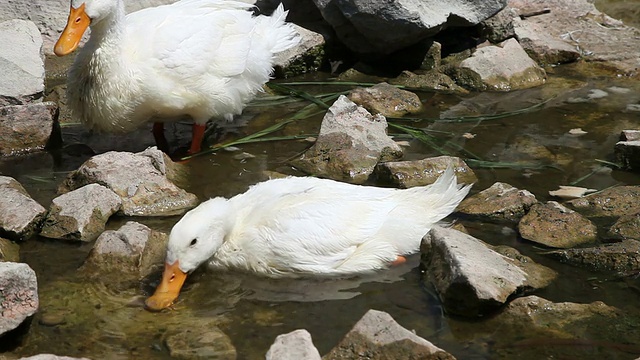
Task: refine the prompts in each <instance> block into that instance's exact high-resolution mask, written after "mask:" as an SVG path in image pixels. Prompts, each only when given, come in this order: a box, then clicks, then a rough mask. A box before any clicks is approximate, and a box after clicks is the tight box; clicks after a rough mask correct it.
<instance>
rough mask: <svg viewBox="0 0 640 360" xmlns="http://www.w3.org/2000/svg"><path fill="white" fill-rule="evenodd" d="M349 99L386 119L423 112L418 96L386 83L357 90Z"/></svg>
mask: <svg viewBox="0 0 640 360" xmlns="http://www.w3.org/2000/svg"><path fill="white" fill-rule="evenodd" d="M347 97H348V98H349V100H351V101H353V102H354V103H356V104H358V105H360V106H362V107H363V108H365V109H367V111H369V112H370V113H372V114H374V115H375V114H382V115H383V116H385V117H401V116H404V115H407V114H413V113H416V112H419V111H420V110H422V103H421V102H420V98H419V97H418V95H416V94H414V93H412V92H411V91H407V90H402V89H398V88H397V87H395V86H393V85H389V84H387V83H385V82H383V83H379V84H376V85H374V86H372V87H367V88H355V89H353V90H351V91H350V92H349V95H347Z"/></svg>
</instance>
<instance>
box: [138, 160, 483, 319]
mask: <svg viewBox="0 0 640 360" xmlns="http://www.w3.org/2000/svg"><path fill="white" fill-rule="evenodd" d="M469 189H470V185H469V186H461V185H458V184H457V180H456V176H455V175H454V172H453V170H452V169H451V168H449V169H447V170H446V171H445V172H444V173H443V175H442V176H440V178H439V179H438V180H437V181H436V182H435V183H433V184H431V185H428V186H422V187H414V188H409V189H388V188H379V187H372V186H360V185H351V184H346V183H342V182H337V181H333V180H327V179H318V178H313V177H288V178H284V179H275V180H269V181H265V182H262V183H259V184H257V185H254V186H252V187H251V188H249V190H248V191H247V192H245V193H243V194H240V195H236V196H234V197H232V198H231V199H225V198H222V197H218V198H214V199H211V200H208V201H206V202H204V203H202V204H200V205H199V206H198V207H196V208H195V209H193V210H191V211H189V212H188V213H187V214H185V215H184V217H183V218H182V219H181V220H180V221H178V223H177V224H176V225H175V226H174V227H173V229H172V230H171V235H170V237H169V244H168V246H167V257H166V264H165V270H164V273H163V275H162V281H161V283H160V285H158V288H157V289H156V291H155V294H154V295H153V296H151V297H149V298H148V299H147V301H146V306H147V308H149V309H151V310H160V309H163V308H166V307H168V306H170V305H171V304H172V303H173V301H174V300H175V299H176V298H177V297H178V294H179V292H180V289H181V287H182V284H183V283H184V280H185V279H186V276H187V274H188V273H190V272H192V271H193V270H195V269H196V268H197V267H198V266H199V265H201V264H203V263H207V264H208V265H209V267H210V268H213V269H236V270H241V271H248V272H254V273H258V274H261V275H266V276H270V277H285V276H290V277H295V276H300V275H328V276H339V275H353V274H362V273H367V272H372V271H375V270H379V269H384V268H386V267H388V266H390V265H393V264H399V263H402V262H404V261H405V258H404V256H406V255H409V254H412V253H415V252H417V251H418V249H419V247H420V241H421V240H422V237H423V236H424V235H425V234H426V233H427V232H428V231H429V230H430V229H431V227H432V226H433V225H434V224H435V223H436V222H438V221H440V220H442V219H443V218H444V217H446V216H447V215H449V214H450V213H451V212H453V211H454V210H455V208H456V206H457V205H458V204H459V203H460V201H462V199H463V198H464V197H465V196H466V195H467V193H468V192H469Z"/></svg>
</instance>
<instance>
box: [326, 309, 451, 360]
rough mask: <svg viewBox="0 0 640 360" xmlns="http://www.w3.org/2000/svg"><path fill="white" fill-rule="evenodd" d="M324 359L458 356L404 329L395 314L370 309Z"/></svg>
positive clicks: (442, 359) (441, 358)
mask: <svg viewBox="0 0 640 360" xmlns="http://www.w3.org/2000/svg"><path fill="white" fill-rule="evenodd" d="M323 359H324V360H342V359H425V360H428V359H434V360H435V359H439V360H448V359H455V357H453V355H451V354H449V353H447V352H446V351H444V350H442V349H440V348H439V347H437V346H435V345H433V344H432V343H430V342H429V341H427V340H425V339H423V338H421V337H419V336H418V335H416V334H415V333H414V332H412V331H409V330H407V329H405V328H403V327H402V326H400V325H399V324H398V323H397V322H396V321H395V320H394V319H393V318H392V317H391V315H389V314H387V313H385V312H382V311H377V310H369V311H367V313H366V314H364V316H363V317H362V318H361V319H360V320H359V321H358V322H357V323H356V324H355V325H354V327H353V328H352V329H351V331H349V333H347V335H346V336H345V337H344V338H343V339H342V340H341V341H340V343H339V344H338V345H337V346H336V347H334V348H333V349H332V350H331V351H330V352H329V353H328V354H327V355H325V356H324V357H323Z"/></svg>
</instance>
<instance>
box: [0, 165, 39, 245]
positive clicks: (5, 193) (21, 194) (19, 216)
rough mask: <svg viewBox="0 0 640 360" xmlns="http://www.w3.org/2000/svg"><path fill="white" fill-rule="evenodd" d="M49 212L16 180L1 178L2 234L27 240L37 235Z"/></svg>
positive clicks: (0, 223)
mask: <svg viewBox="0 0 640 360" xmlns="http://www.w3.org/2000/svg"><path fill="white" fill-rule="evenodd" d="M46 212H47V210H46V209H45V208H44V207H42V205H40V204H38V203H37V202H36V201H35V200H33V199H32V198H31V196H30V195H29V193H27V191H26V190H25V189H24V188H23V187H22V185H20V183H19V182H17V181H16V180H15V179H13V178H10V177H8V176H0V233H1V234H2V235H3V236H5V237H7V238H9V239H11V240H26V239H28V238H30V237H31V236H32V235H34V234H35V233H36V231H37V230H38V227H39V226H40V223H41V222H42V219H44V216H45V214H46Z"/></svg>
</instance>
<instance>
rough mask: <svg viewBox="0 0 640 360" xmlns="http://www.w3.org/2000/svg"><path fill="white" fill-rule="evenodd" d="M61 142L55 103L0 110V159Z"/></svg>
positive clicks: (18, 106) (16, 106)
mask: <svg viewBox="0 0 640 360" xmlns="http://www.w3.org/2000/svg"><path fill="white" fill-rule="evenodd" d="M61 141H62V140H61V137H60V129H59V125H58V105H56V104H55V103H53V102H45V103H37V104H29V105H13V106H5V107H0V156H7V155H15V154H23V153H29V152H34V151H38V150H42V149H44V148H45V147H47V145H49V144H52V145H53V144H57V143H60V142H61Z"/></svg>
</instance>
